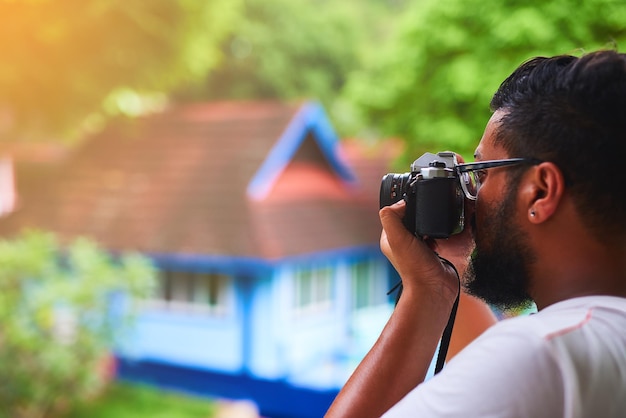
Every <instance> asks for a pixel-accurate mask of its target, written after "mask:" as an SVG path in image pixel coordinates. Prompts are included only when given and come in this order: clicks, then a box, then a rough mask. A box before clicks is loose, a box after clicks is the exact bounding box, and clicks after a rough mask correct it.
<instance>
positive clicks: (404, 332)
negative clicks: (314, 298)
mask: <svg viewBox="0 0 626 418" xmlns="http://www.w3.org/2000/svg"><path fill="white" fill-rule="evenodd" d="M404 210H405V203H404V201H400V202H398V203H396V204H394V205H392V206H388V207H385V208H383V209H381V211H380V219H381V223H382V225H383V234H382V237H381V249H382V251H383V253H384V254H385V255H386V256H387V258H389V260H390V261H391V263H392V264H393V265H394V267H395V268H396V270H397V271H398V273H399V274H400V277H402V283H403V292H402V297H401V298H400V300H399V302H398V305H397V306H396V308H395V310H394V312H393V314H392V315H391V318H390V319H389V321H388V323H387V325H386V326H385V328H384V329H383V331H382V333H381V335H380V337H379V338H378V340H377V341H376V343H375V344H374V346H373V347H372V349H371V350H370V352H369V353H368V354H367V355H366V356H365V358H364V359H363V361H362V362H361V363H360V364H359V366H358V367H357V369H356V370H355V372H354V373H353V375H352V376H351V377H350V379H349V380H348V382H347V383H346V385H345V386H344V388H343V389H342V390H341V392H340V393H339V395H338V396H337V398H336V399H335V401H334V402H333V404H332V405H331V407H330V409H329V410H328V412H327V414H326V417H327V418H332V417H346V416H350V417H352V416H354V417H379V416H381V415H382V414H383V413H384V412H385V411H387V410H388V409H389V408H390V407H391V406H393V405H394V404H395V403H396V402H398V401H399V400H400V399H401V398H402V397H404V396H405V395H406V394H407V393H408V392H409V391H410V390H411V389H413V388H414V387H415V386H417V385H418V384H419V383H421V382H423V381H424V378H425V376H426V372H427V371H428V367H429V365H430V362H431V360H432V358H433V355H434V353H435V350H436V348H437V344H438V342H439V339H440V338H441V334H442V332H443V329H444V328H445V326H446V323H447V321H448V317H449V315H450V311H451V310H452V305H453V303H454V300H455V298H456V295H457V292H458V288H459V283H458V278H457V276H456V273H454V271H453V270H452V269H451V268H450V267H449V266H447V265H445V264H444V263H442V262H441V260H440V259H439V258H438V257H437V255H436V254H435V253H434V252H433V251H432V250H431V249H430V248H429V247H428V245H426V244H425V243H424V242H423V241H421V240H419V239H417V238H416V237H414V236H413V235H412V234H411V233H410V232H408V231H407V230H406V228H405V227H404V225H403V224H402V217H403V216H404Z"/></svg>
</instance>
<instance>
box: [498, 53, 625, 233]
mask: <svg viewBox="0 0 626 418" xmlns="http://www.w3.org/2000/svg"><path fill="white" fill-rule="evenodd" d="M491 109H492V110H494V111H495V110H502V111H504V117H503V118H502V120H501V123H500V125H499V128H498V133H497V136H496V142H497V143H498V144H500V145H502V146H503V147H504V149H505V150H507V151H508V153H509V156H511V157H533V158H538V159H541V160H545V161H552V162H554V163H556V164H557V165H558V166H559V168H560V169H561V171H562V172H563V174H564V177H565V179H566V185H567V190H568V192H570V193H571V194H572V196H573V199H574V202H575V205H576V207H577V210H578V211H579V213H580V215H581V216H583V218H584V221H585V222H586V224H587V225H588V226H589V227H590V228H591V229H592V231H593V232H594V233H595V234H596V235H597V236H601V237H603V239H610V238H611V236H612V237H614V238H619V239H623V238H626V218H625V217H626V190H625V189H626V182H625V181H626V169H625V167H626V164H624V162H623V159H624V158H625V157H626V55H624V54H620V53H617V52H616V51H597V52H593V53H589V54H586V55H583V56H582V57H580V58H577V57H574V56H569V55H561V56H556V57H552V58H545V57H537V58H534V59H532V60H530V61H527V62H525V63H523V64H522V65H521V66H519V67H518V68H517V69H516V70H515V71H514V72H513V73H512V74H511V75H510V76H509V77H508V78H507V79H506V80H505V81H504V82H503V83H502V84H501V85H500V88H499V89H498V91H497V92H496V93H495V95H494V96H493V99H492V101H491Z"/></svg>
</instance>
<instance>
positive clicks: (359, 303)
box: [352, 261, 387, 309]
mask: <svg viewBox="0 0 626 418" xmlns="http://www.w3.org/2000/svg"><path fill="white" fill-rule="evenodd" d="M386 292H387V290H386V289H385V280H383V278H382V276H380V275H379V274H378V273H377V269H376V264H375V263H374V262H372V261H359V262H357V263H354V264H353V265H352V294H353V295H354V296H353V297H354V299H353V303H352V304H353V307H354V309H362V308H366V307H368V306H377V305H382V304H384V303H386V301H387V294H386Z"/></svg>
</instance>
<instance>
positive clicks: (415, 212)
mask: <svg viewBox="0 0 626 418" xmlns="http://www.w3.org/2000/svg"><path fill="white" fill-rule="evenodd" d="M456 165H457V160H456V154H455V153H453V152H439V153H437V154H432V153H429V152H427V153H425V154H424V155H422V156H421V157H419V158H418V159H417V160H415V161H414V162H413V163H412V164H411V172H410V173H403V174H399V173H389V174H386V175H385V176H383V179H382V182H381V185H380V207H381V208H382V207H384V206H389V205H392V204H394V203H396V202H398V201H399V200H400V199H404V200H405V201H406V213H405V216H404V219H403V223H404V226H405V227H406V228H407V229H408V230H409V231H411V233H413V234H414V235H417V236H419V237H430V238H448V237H449V236H451V235H453V234H458V233H460V232H461V231H463V228H464V226H465V205H464V201H465V198H464V193H463V190H462V189H461V183H460V181H459V178H458V175H457V172H456V170H455V169H454V167H455V166H456Z"/></svg>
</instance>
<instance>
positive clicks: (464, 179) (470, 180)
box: [461, 171, 480, 198]
mask: <svg viewBox="0 0 626 418" xmlns="http://www.w3.org/2000/svg"><path fill="white" fill-rule="evenodd" d="M461 183H462V184H463V189H464V190H465V193H467V197H468V198H476V195H477V194H478V187H479V185H480V184H479V182H478V176H477V175H476V172H474V171H466V172H465V173H461Z"/></svg>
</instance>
